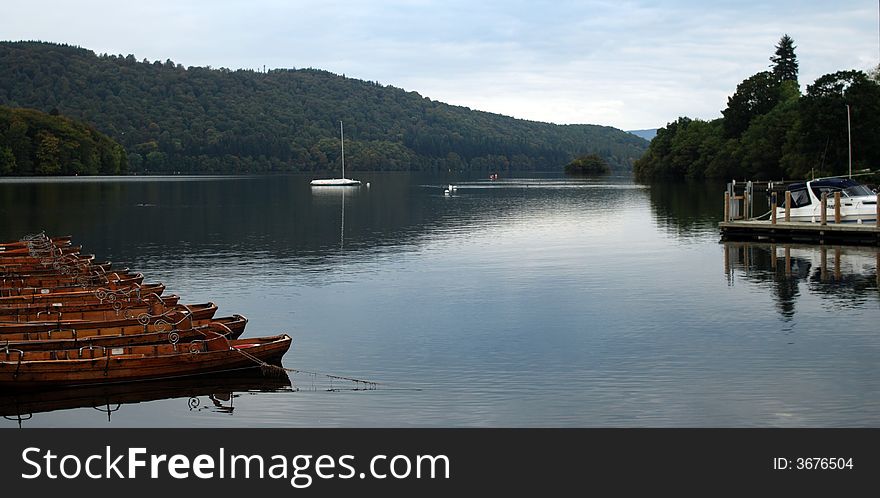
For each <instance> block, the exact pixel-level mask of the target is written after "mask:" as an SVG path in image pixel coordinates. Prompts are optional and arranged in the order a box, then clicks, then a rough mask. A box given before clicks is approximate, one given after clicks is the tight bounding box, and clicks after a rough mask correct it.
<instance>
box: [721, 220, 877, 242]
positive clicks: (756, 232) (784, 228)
mask: <svg viewBox="0 0 880 498" xmlns="http://www.w3.org/2000/svg"><path fill="white" fill-rule="evenodd" d="M718 225H719V227H720V228H721V237H722V238H723V239H724V240H762V241H768V242H805V243H818V244H854V245H872V246H880V227H877V226H876V225H875V224H874V222H873V221H872V222H871V223H870V224H869V223H864V224H861V225H859V224H858V223H828V224H825V225H822V224H820V223H808V222H791V221H789V222H786V221H777V222H776V223H775V224H774V223H773V222H772V221H770V220H763V221H759V220H733V221H722V222H721V223H719V224H718Z"/></svg>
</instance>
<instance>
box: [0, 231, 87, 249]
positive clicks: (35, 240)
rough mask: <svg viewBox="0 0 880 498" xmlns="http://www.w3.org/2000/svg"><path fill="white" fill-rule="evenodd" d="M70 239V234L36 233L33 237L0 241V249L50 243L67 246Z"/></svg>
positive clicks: (39, 245) (40, 245) (38, 245)
mask: <svg viewBox="0 0 880 498" xmlns="http://www.w3.org/2000/svg"><path fill="white" fill-rule="evenodd" d="M71 239H73V237H72V236H70V235H62V236H60V237H47V236H45V235H43V234H37V235H36V236H34V237H31V238H25V239H22V240H13V241H9V242H0V251H7V250H10V249H19V248H22V247H25V248H27V247H34V246H37V247H42V246H46V245H50V244H54V245H56V246H69V245H70V241H71Z"/></svg>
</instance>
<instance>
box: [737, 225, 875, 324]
mask: <svg viewBox="0 0 880 498" xmlns="http://www.w3.org/2000/svg"><path fill="white" fill-rule="evenodd" d="M878 267H880V249H877V248H867V247H842V246H836V247H828V246H803V245H796V244H762V243H752V242H724V271H725V274H726V276H727V279H728V282H730V284H731V285H733V284H734V282H735V280H736V279H737V278H743V279H745V280H746V281H749V282H753V283H757V284H762V285H765V286H767V287H769V288H770V290H771V293H772V295H773V298H774V300H775V301H776V303H777V308H778V309H779V313H780V314H781V315H782V316H783V317H784V318H785V319H791V318H792V317H793V316H794V314H795V302H796V301H797V299H798V297H799V296H800V292H801V290H800V284H801V282H803V283H804V284H806V288H807V289H808V290H809V292H810V293H811V294H815V295H818V296H819V297H821V298H823V299H827V300H830V301H831V302H832V303H833V305H834V306H835V307H838V308H852V307H859V306H862V305H864V303H865V302H866V301H867V297H868V296H870V295H872V294H873V295H876V294H877V293H878V290H880V273H878Z"/></svg>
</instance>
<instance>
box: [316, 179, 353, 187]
mask: <svg viewBox="0 0 880 498" xmlns="http://www.w3.org/2000/svg"><path fill="white" fill-rule="evenodd" d="M360 184H361V182H360V180H351V179H348V178H329V179H323V180H312V183H311V185H312V186H313V187H357V186H359V185H360Z"/></svg>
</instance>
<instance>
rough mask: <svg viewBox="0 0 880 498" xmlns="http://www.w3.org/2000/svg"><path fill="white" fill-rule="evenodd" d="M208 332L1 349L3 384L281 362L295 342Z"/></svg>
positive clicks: (113, 378)
mask: <svg viewBox="0 0 880 498" xmlns="http://www.w3.org/2000/svg"><path fill="white" fill-rule="evenodd" d="M206 334H207V335H208V336H209V337H210V338H209V339H206V340H197V341H193V342H190V343H187V344H155V345H143V346H124V347H102V346H98V347H93V348H90V347H82V348H79V349H65V350H57V351H22V350H20V349H13V348H5V349H0V387H3V388H8V389H32V388H55V387H64V386H75V385H85V384H104V383H113V382H128V381H135V380H148V379H163V378H175V377H185V376H191V375H201V374H208V373H216V372H226V371H234V370H241V369H247V368H255V367H259V368H264V367H267V366H271V365H272V364H274V365H279V364H280V362H281V357H282V356H284V353H286V352H287V350H288V349H289V348H290V343H291V339H290V336H288V335H287V334H282V335H278V336H271V337H255V338H250V339H237V340H227V339H226V338H225V337H223V336H222V335H220V334H216V333H212V332H206Z"/></svg>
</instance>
